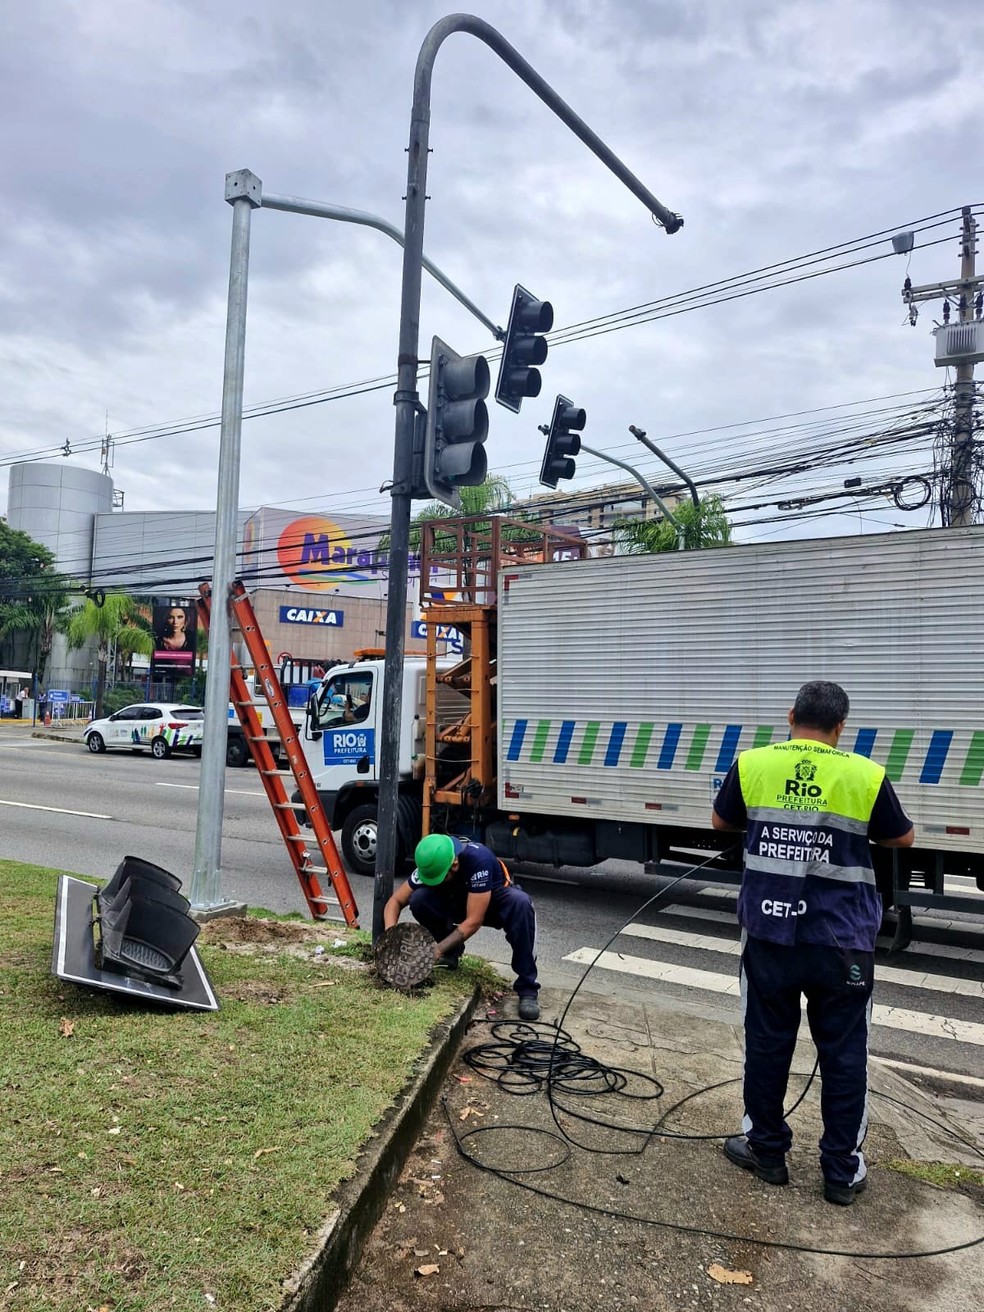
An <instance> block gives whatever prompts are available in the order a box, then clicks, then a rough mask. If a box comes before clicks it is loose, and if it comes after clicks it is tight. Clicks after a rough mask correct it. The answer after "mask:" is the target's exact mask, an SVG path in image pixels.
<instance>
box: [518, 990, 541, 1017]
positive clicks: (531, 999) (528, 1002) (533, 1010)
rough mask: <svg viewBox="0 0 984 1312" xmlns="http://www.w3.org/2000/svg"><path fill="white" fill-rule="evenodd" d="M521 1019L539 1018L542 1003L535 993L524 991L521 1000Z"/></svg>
mask: <svg viewBox="0 0 984 1312" xmlns="http://www.w3.org/2000/svg"><path fill="white" fill-rule="evenodd" d="M519 1019H520V1020H539V1019H540V1004H539V1003H538V1002H537V1000H536V994H535V993H524V994H523V996H522V997H521V998H520V1000H519Z"/></svg>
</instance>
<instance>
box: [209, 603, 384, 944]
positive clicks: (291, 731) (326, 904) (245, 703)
mask: <svg viewBox="0 0 984 1312" xmlns="http://www.w3.org/2000/svg"><path fill="white" fill-rule="evenodd" d="M198 591H199V593H200V594H201V600H200V601H199V603H198V610H199V613H200V614H201V616H202V620H203V622H204V624H205V626H206V628H207V627H208V621H209V615H210V613H211V604H212V589H211V587H210V585H209V584H207V583H203V584H201V586H200V587H199V589H198ZM230 604H231V606H232V611H233V614H234V615H235V617H236V620H237V622H238V624H239V627H240V629H241V630H242V635H243V641H244V642H245V644H246V649H247V651H248V652H249V654H250V659H251V660H252V662H253V668H254V669H255V671H256V676H257V678H258V680H259V684H260V686H261V687H262V689H263V695H264V696H265V697H266V700H267V703H268V704H269V707H270V712H271V714H272V715H273V721H274V724H276V726H277V732H278V734H279V736H280V745H281V749H282V751H283V752H284V754H285V755H286V757H287V760H288V763H289V765H290V769H289V770H278V769H277V763H276V761H275V759H274V755H273V751H272V749H271V747H270V744H269V743H268V742H267V739H266V735H265V734H264V732H263V726H262V725H261V724H260V719H259V716H258V715H257V714H256V707H255V706H254V705H253V701H252V699H251V697H250V695H249V689H248V687H247V686H246V676H245V675H244V674H243V669H242V666H241V665H240V664H239V661H238V660H237V659H236V654H235V652H233V653H232V660H231V667H232V668H231V675H230V691H231V693H232V704H233V706H234V707H235V708H236V714H237V715H238V716H239V722H240V724H241V725H242V726H243V734H244V736H245V738H246V741H247V742H248V743H249V745H250V749H251V751H252V753H253V760H254V761H255V762H256V769H257V772H258V774H259V776H260V781H261V782H262V784H263V787H264V790H265V791H266V795H267V797H268V798H269V801H270V805H271V807H272V808H273V814H274V817H275V818H276V821H277V824H278V826H279V828H280V833H281V836H282V837H283V840H284V844H285V845H286V847H287V852H288V855H289V856H290V860H291V864H292V865H293V867H294V870H295V872H296V874H297V878H298V882H299V883H300V885H301V891H302V892H303V894H304V897H305V900H306V901H307V904H308V907H309V908H310V911H311V915H312V916H313V917H314V919H315V920H337V919H338V918H339V917H338V916H337V915H335V916H332V915H330V914H329V908H333V909H334V908H337V909H338V910H339V911H340V912H341V914H342V917H343V918H344V920H345V923H346V924H347V925H350V926H353V927H357V926H358V923H359V921H358V917H359V912H358V908H357V907H356V905H355V898H354V897H353V896H352V890H351V888H350V887H349V882H348V876H347V875H346V873H345V868H344V866H343V865H342V860H341V857H340V856H339V854H338V848H337V847H336V846H335V840H334V838H333V837H332V834H331V829H330V828H329V825H328V820H327V817H326V816H325V812H324V807H323V806H322V805H321V798H320V797H319V796H318V790H317V788H316V787H315V784H314V780H313V779H312V777H311V771H310V769H309V768H308V764H307V761H306V760H305V757H304V751H303V749H302V747H301V743H300V740H299V738H298V734H297V727H296V725H295V724H294V722H293V720H292V719H291V718H290V712H289V710H288V708H287V698H286V697H285V696H284V691H283V688H282V687H281V686H280V680H279V679H278V678H277V674H276V671H275V670H274V668H273V665H272V663H271V661H270V654H269V652H268V651H267V648H266V643H265V642H264V641H263V635H262V634H261V633H260V626H259V624H258V623H257V620H256V615H255V613H254V611H253V606H252V603H251V602H250V599H249V596H248V594H247V592H246V589H245V587H244V586H243V584H242V583H241V582H239V581H238V580H237V581H236V582H235V583H234V584H233V585H232V589H231V595H230ZM291 775H293V777H294V779H295V780H296V781H297V789H298V792H299V793H300V796H301V802H303V804H304V808H305V810H306V811H307V814H308V818H309V819H310V821H311V827H312V829H313V832H314V841H315V842H316V843H317V846H318V851H319V852H320V855H321V860H322V862H323V864H315V859H314V854H313V853H312V852H311V851H310V850H309V848H308V843H309V841H311V840H309V839H308V838H307V837H306V836H305V834H304V833H303V832H302V830H301V825H300V823H299V821H298V818H297V804H296V803H294V802H291V801H290V799H289V798H288V796H287V790H286V788H285V787H284V784H283V780H284V779H286V778H290V777H291ZM319 875H327V876H328V878H329V880H330V881H331V887H332V889H333V892H334V896H333V897H329V896H328V895H327V894H325V893H324V892H322V888H321V884H320V882H319V880H318V876H319Z"/></svg>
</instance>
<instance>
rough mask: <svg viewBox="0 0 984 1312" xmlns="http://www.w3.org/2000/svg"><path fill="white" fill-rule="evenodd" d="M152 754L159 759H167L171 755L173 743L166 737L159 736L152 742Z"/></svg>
mask: <svg viewBox="0 0 984 1312" xmlns="http://www.w3.org/2000/svg"><path fill="white" fill-rule="evenodd" d="M150 754H151V756H153V757H154V759H155V760H157V761H163V760H166V758H167V757H169V756H170V755H171V744H170V743H169V742H168V741H167V739H166V738H161V737H157V738H155V739H154V741H153V742H152V743H151V744H150Z"/></svg>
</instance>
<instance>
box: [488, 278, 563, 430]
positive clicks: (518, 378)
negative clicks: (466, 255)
mask: <svg viewBox="0 0 984 1312" xmlns="http://www.w3.org/2000/svg"><path fill="white" fill-rule="evenodd" d="M552 327H553V306H552V305H551V304H550V302H549V301H538V300H537V299H536V297H535V296H533V295H531V294H530V292H528V291H527V290H526V288H525V287H520V286H519V284H518V283H517V285H516V289H515V291H514V292H513V301H512V309H511V310H510V311H509V327H508V328H507V329H506V340H505V342H504V343H503V345H502V363H501V364H500V366H499V381H498V382H497V383H496V386H495V399H496V400H497V401H498V402H499V404H500V405H504V406H505V407H506V409H507V410H512V412H513V413H514V414H518V413H519V407H520V406H521V405H522V404H523V397H525V396H539V395H540V385H541V379H540V371H539V369H536V368H534V367H533V366H534V365H538V364H543V362H544V360H545V359H546V358H547V339H546V338H545V337H540V336H538V334H539V333H548V332H549V331H550V329H551V328H552Z"/></svg>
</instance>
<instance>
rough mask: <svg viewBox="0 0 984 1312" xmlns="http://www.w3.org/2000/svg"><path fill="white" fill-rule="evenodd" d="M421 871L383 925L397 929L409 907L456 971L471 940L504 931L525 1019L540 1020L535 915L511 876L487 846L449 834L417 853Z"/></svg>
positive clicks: (431, 837)
mask: <svg viewBox="0 0 984 1312" xmlns="http://www.w3.org/2000/svg"><path fill="white" fill-rule="evenodd" d="M414 860H415V862H416V869H415V870H414V872H413V874H412V875H411V876H410V878H409V879H408V880H407V881H406V883H404V884H401V885H400V887H399V888H398V889H397V890H396V891H395V892H394V894H393V896H392V897H391V898H390V899H389V901H388V902H387V903H386V905H385V907H384V908H383V924H384V926H385V928H386V929H392V928H393V926H394V925H395V924H396V923H397V921H398V920H399V919H400V914H401V912H402V911H403V908H404V907H407V906H409V908H410V914H411V915H412V916H413V918H414V919H415V920H416V921H417V922H418V923H419V924H421V925H423V926H424V928H425V929H427V930H428V931H429V932H430V933H431V934H432V935H433V937H434V939H435V940H436V941H435V943H434V960H435V962H436V963H437V965H439V966H444V967H447V968H448V969H450V970H455V969H456V968H457V965H458V961H459V958H460V957H461V954H462V953H463V952H464V950H465V941H466V939H469V938H471V936H472V935H473V934H476V933H477V932H478V931H479V930H480V929H481V928H482V926H483V925H487V926H488V927H489V928H490V929H501V930H503V931H504V933H505V935H506V941H507V942H508V944H509V946H510V947H511V948H512V968H513V971H514V972H515V974H516V983H515V985H514V986H513V987H514V988H515V991H516V993H517V994H518V996H519V1015H520V1018H521V1019H522V1020H538V1019H539V1016H540V1006H539V1003H538V1002H537V993H538V992H539V990H540V985H539V983H538V982H537V977H536V912H535V911H534V910H533V903H532V901H531V900H530V898H529V896H528V895H527V894H526V893H524V892H523V890H522V889H521V888H520V887H519V886H518V885H517V884H514V883H513V881H512V879H511V877H510V875H509V871H508V870H507V869H506V867H505V866H504V865H503V863H502V862H501V861H500V860H499V858H498V857H497V856H496V855H495V853H494V852H493V851H492V849H491V848H489V847H486V846H485V844H484V843H473V842H472V841H471V840H470V839H466V838H452V837H451V835H450V834H428V835H427V837H426V838H422V839H421V840H420V842H419V843H418V844H417V848H416V851H415V852H414Z"/></svg>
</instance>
